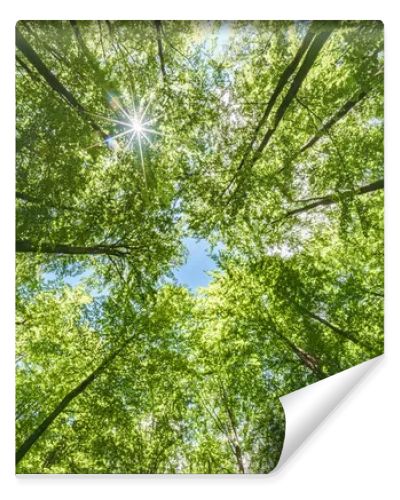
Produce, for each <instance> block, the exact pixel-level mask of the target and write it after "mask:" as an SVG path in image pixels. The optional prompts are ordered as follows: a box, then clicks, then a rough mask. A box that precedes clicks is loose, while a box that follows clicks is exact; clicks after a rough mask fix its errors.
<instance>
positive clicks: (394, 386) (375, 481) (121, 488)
mask: <svg viewBox="0 0 400 500" xmlns="http://www.w3.org/2000/svg"><path fill="white" fill-rule="evenodd" d="M189 4H190V5H189ZM391 5H393V6H392V7H391ZM394 5H395V2H394V1H385V0H380V1H377V0H375V1H369V0H364V1H360V2H355V1H353V2H351V1H350V0H345V1H343V0H334V1H326V0H320V1H319V2H318V1H307V0H298V1H297V2H296V1H293V2H289V1H283V0H280V1H274V0H269V1H268V0H263V1H260V2H255V1H252V0H242V1H241V2H237V1H232V0H231V1H229V2H228V1H221V0H219V1H218V0H197V1H195V2H193V1H192V2H190V0H189V1H187V2H181V5H180V3H179V2H178V1H172V0H164V1H159V2H155V1H151V0H146V1H143V3H141V2H140V1H138V0H136V1H134V0H129V1H126V2H121V1H117V0H108V1H103V0H95V1H89V0H86V1H85V0H78V1H76V0H68V1H59V2H58V1H57V0H54V1H39V0H31V1H17V0H14V1H12V0H11V1H10V0H3V2H2V6H1V25H0V52H1V60H0V71H1V73H0V75H1V77H0V86H1V88H0V119H1V135H0V138H1V153H2V155H1V163H0V175H1V178H0V189H1V192H0V204H1V207H0V224H1V226H0V235H1V244H0V252H1V258H0V277H1V279H0V286H1V300H0V306H1V314H0V321H1V329H0V334H1V344H0V356H1V358H0V369H1V374H0V375H1V377H0V381H1V382H0V387H1V394H0V396H1V398H0V410H1V421H0V453H1V455H0V494H1V495H2V498H5V499H7V500H8V499H12V500H13V499H17V500H18V499H22V498H24V499H29V500H31V499H32V500H36V499H40V500H47V499H52V500H54V498H56V499H57V500H63V499H68V500H71V498H74V499H76V500H80V499H81V498H96V500H102V499H108V500H109V499H110V497H114V498H117V497H119V498H124V497H125V498H126V497H127V496H129V497H133V498H138V499H141V498H146V499H147V498H167V499H169V498H171V499H172V498H173V499H180V498H187V497H189V498H191V499H196V498H204V497H206V498H207V500H208V499H210V500H211V499H214V498H222V499H225V498H229V499H236V498H238V499H243V498H244V497H245V498H249V499H250V497H252V498H253V497H254V498H271V499H274V500H275V499H281V498H282V499H290V498H291V497H295V498H300V499H303V498H304V499H307V500H313V499H323V500H330V499H335V500H336V499H338V498H339V499H344V500H347V499H350V498H352V497H353V498H357V499H372V498H380V499H384V500H390V499H398V498H400V485H399V480H398V477H397V476H398V474H399V465H400V460H399V445H400V433H399V423H400V411H399V382H400V380H399V369H398V367H399V364H398V363H399V351H400V350H399V332H398V321H397V318H398V314H396V313H397V312H398V311H396V308H399V307H400V301H399V294H398V288H399V287H398V283H399V282H400V273H399V267H400V266H399V259H398V256H399V255H400V251H399V236H398V233H399V226H400V206H399V205H400V185H399V173H398V172H399V166H400V165H399V146H400V134H399V124H398V123H399V122H398V119H399V116H400V109H399V93H400V82H399V65H400V57H399V52H400V36H399V33H400V24H399V16H397V15H396V11H395V7H394ZM63 18H65V19H381V20H383V21H384V23H385V67H386V69H385V78H386V89H385V92H386V96H385V97H386V105H385V127H386V129H385V130H386V137H385V147H386V163H385V169H386V171H385V199H386V202H385V203H386V214H385V217H386V286H385V288H386V290H385V291H386V302H385V318H386V319H385V323H386V330H385V336H386V355H385V359H384V361H383V363H381V364H380V365H379V366H378V367H377V368H376V369H375V370H374V371H373V372H372V373H370V374H369V376H368V377H367V378H366V379H364V380H363V381H362V382H361V384H360V385H359V386H358V387H356V389H355V390H354V391H353V392H352V393H351V394H350V395H349V396H348V397H347V398H346V400H345V401H343V402H342V404H341V405H340V406H339V408H338V409H337V410H336V411H335V412H334V413H333V414H332V415H331V416H330V417H328V419H327V420H326V421H325V423H324V424H322V426H321V427H320V428H318V429H317V430H316V431H315V432H314V434H313V435H312V436H311V437H310V438H309V439H308V441H307V442H306V443H305V444H304V445H303V446H302V448H300V450H298V451H297V453H296V454H295V455H294V456H293V457H292V458H291V459H290V460H289V461H288V462H287V464H286V465H285V466H284V467H283V468H282V470H280V471H279V472H278V473H273V474H272V475H269V476H246V477H239V476H234V477H232V476H208V477H206V476H203V477H201V476H156V477H155V476H147V477H146V476H61V477H58V476H30V477H27V476H21V477H16V476H15V475H14V452H15V446H14V362H13V360H14V356H13V349H14V241H15V237H14V236H15V235H14V168H15V167H14V165H15V154H14V148H15V132H14V130H15V121H14V115H15V104H14V54H15V52H14V51H15V49H14V26H15V22H16V21H17V20H18V19H63Z"/></svg>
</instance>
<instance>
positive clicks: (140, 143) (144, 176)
mask: <svg viewBox="0 0 400 500" xmlns="http://www.w3.org/2000/svg"><path fill="white" fill-rule="evenodd" d="M138 142H139V151H140V160H141V162H142V171H143V179H144V182H145V184H146V182H147V179H146V170H145V168H144V160H143V151H142V140H141V138H140V134H138Z"/></svg>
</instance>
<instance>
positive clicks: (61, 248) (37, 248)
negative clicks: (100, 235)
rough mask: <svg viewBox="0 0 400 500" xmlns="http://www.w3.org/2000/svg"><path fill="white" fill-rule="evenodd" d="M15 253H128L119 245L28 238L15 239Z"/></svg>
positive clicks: (115, 254)
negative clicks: (66, 242) (63, 242)
mask: <svg viewBox="0 0 400 500" xmlns="http://www.w3.org/2000/svg"><path fill="white" fill-rule="evenodd" d="M16 250H17V253H50V254H59V255H114V256H116V257H124V256H126V255H127V254H128V253H129V249H128V248H127V247H124V246H123V245H120V246H111V245H109V246H107V245H96V246H89V247H82V246H74V245H63V244H52V243H41V244H37V243H33V242H31V241H30V240H17V242H16Z"/></svg>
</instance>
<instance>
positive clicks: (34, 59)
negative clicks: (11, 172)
mask: <svg viewBox="0 0 400 500" xmlns="http://www.w3.org/2000/svg"><path fill="white" fill-rule="evenodd" d="M16 45H17V48H18V49H19V50H20V51H21V52H22V53H23V54H24V56H25V57H26V58H27V59H28V61H29V62H30V63H31V64H32V66H34V67H35V68H36V70H37V71H38V73H39V74H40V75H41V76H42V77H43V78H44V79H45V80H46V82H47V83H48V85H49V86H50V87H51V88H52V89H53V90H54V91H55V92H57V94H59V95H60V96H61V97H62V98H64V99H65V100H66V101H67V102H68V103H69V104H70V105H71V106H72V107H73V108H74V109H76V110H77V111H78V113H79V114H80V115H82V116H83V117H84V119H85V120H86V121H87V122H88V123H89V124H90V125H91V127H92V128H93V129H94V130H95V131H96V132H99V133H100V134H101V135H102V136H103V137H104V138H105V139H106V138H107V137H108V136H107V134H106V133H105V132H104V131H103V130H102V128H101V127H99V125H97V123H95V122H94V121H93V120H92V119H91V118H90V116H89V115H88V113H87V111H86V109H85V108H84V107H83V106H82V105H81V104H80V103H79V102H78V101H77V99H76V98H75V97H74V96H73V95H72V94H71V92H70V91H69V90H68V89H67V88H65V87H64V85H63V84H62V83H61V82H60V81H59V80H58V78H57V77H56V76H55V75H54V74H53V73H52V72H51V71H50V70H49V69H48V68H47V66H46V65H45V64H44V62H43V61H42V59H41V58H40V57H39V55H38V54H37V53H36V52H35V50H34V49H33V48H32V47H31V45H30V44H29V43H28V41H27V40H26V39H25V38H24V36H23V35H22V33H21V32H20V31H19V29H18V28H16Z"/></svg>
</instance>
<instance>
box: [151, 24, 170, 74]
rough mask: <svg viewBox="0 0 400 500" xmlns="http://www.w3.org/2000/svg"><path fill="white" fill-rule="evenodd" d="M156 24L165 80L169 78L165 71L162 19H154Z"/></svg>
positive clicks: (159, 55)
mask: <svg viewBox="0 0 400 500" xmlns="http://www.w3.org/2000/svg"><path fill="white" fill-rule="evenodd" d="M154 24H155V27H156V32H157V48H158V57H159V59H160V66H161V73H162V76H163V80H164V82H165V81H166V80H167V72H166V71H165V60H164V49H163V45H162V39H161V21H154Z"/></svg>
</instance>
